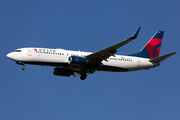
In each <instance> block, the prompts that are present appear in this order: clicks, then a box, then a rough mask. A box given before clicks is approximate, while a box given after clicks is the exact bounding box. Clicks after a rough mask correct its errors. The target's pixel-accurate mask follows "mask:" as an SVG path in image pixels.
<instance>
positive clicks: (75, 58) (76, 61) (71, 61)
mask: <svg viewBox="0 0 180 120" xmlns="http://www.w3.org/2000/svg"><path fill="white" fill-rule="evenodd" d="M68 63H69V64H86V63H87V60H86V58H84V57H79V56H70V57H69V59H68Z"/></svg>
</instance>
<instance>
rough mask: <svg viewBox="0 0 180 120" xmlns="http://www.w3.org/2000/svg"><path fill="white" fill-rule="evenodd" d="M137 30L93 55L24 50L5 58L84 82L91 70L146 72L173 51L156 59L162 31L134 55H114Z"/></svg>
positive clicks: (34, 48) (70, 51)
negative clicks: (49, 69)
mask: <svg viewBox="0 0 180 120" xmlns="http://www.w3.org/2000/svg"><path fill="white" fill-rule="evenodd" d="M140 28H141V27H139V28H138V29H137V30H136V31H135V33H134V34H133V35H132V36H131V37H129V38H128V39H126V40H124V41H121V42H119V43H117V44H114V45H112V46H110V47H107V48H105V49H102V50H99V51H97V52H94V53H92V52H82V51H72V50H65V49H59V48H57V49H50V48H36V47H27V48H20V49H16V50H15V51H13V52H11V53H9V54H7V57H8V58H9V59H11V60H13V61H15V62H16V64H19V65H23V67H22V70H25V64H32V65H42V66H53V67H55V68H54V70H53V73H54V75H57V76H64V77H69V76H71V75H73V76H74V77H80V79H81V80H85V79H86V77H87V75H88V74H93V73H94V72H95V71H109V72H129V71H137V70H143V69H145V70H148V69H150V68H154V67H157V66H159V65H160V63H161V62H162V61H163V60H165V59H167V58H168V57H170V56H172V55H173V54H175V53H177V52H172V53H169V54H166V55H163V56H160V57H159V52H160V49H161V43H162V39H163V34H164V31H157V32H156V33H155V34H154V36H153V37H152V38H151V39H150V40H149V41H148V43H147V44H146V45H145V46H144V47H143V48H142V49H141V50H140V51H139V52H137V53H135V54H130V55H115V53H116V52H117V49H118V48H120V47H122V46H123V45H125V44H127V43H129V42H131V41H132V40H134V39H136V38H137V36H138V33H139V31H140Z"/></svg>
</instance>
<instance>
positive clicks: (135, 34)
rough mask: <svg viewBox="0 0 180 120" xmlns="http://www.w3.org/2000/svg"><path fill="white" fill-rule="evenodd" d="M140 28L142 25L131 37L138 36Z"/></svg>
mask: <svg viewBox="0 0 180 120" xmlns="http://www.w3.org/2000/svg"><path fill="white" fill-rule="evenodd" d="M140 29H141V27H139V28H138V29H137V30H136V32H135V33H134V34H133V35H132V37H131V38H133V39H135V38H137V36H138V34H139V31H140Z"/></svg>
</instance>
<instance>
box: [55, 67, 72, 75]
mask: <svg viewBox="0 0 180 120" xmlns="http://www.w3.org/2000/svg"><path fill="white" fill-rule="evenodd" d="M53 73H54V75H57V76H64V77H69V76H71V75H72V74H73V71H71V70H70V69H66V68H54V70H53Z"/></svg>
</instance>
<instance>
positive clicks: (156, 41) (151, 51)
mask: <svg viewBox="0 0 180 120" xmlns="http://www.w3.org/2000/svg"><path fill="white" fill-rule="evenodd" d="M163 35H164V31H157V32H156V33H155V34H154V36H153V37H152V38H151V39H150V40H149V41H148V43H147V44H146V45H145V46H144V47H143V48H142V49H141V51H140V52H139V53H136V54H132V55H131V56H137V57H144V58H149V59H153V58H157V57H159V53H160V49H161V43H162V39H163Z"/></svg>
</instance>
